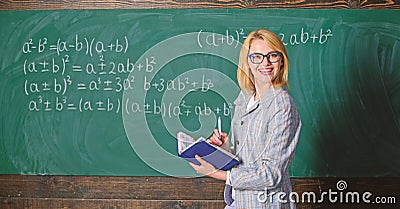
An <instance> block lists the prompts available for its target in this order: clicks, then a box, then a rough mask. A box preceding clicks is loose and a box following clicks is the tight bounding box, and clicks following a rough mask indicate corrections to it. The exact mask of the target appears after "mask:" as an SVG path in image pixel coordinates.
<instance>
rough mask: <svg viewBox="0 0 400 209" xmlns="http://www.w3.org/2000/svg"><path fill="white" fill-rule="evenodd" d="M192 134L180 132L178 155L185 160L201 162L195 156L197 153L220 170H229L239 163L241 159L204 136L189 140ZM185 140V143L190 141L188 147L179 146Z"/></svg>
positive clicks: (178, 136) (197, 163) (195, 162)
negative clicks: (209, 141) (208, 140)
mask: <svg viewBox="0 0 400 209" xmlns="http://www.w3.org/2000/svg"><path fill="white" fill-rule="evenodd" d="M189 137H190V136H188V135H186V134H185V133H182V132H180V133H178V135H177V138H178V156H179V157H182V158H184V159H185V160H187V161H189V162H192V163H194V164H196V165H200V163H199V162H198V161H197V160H196V158H195V157H194V156H195V155H196V154H197V155H199V156H200V157H201V158H202V159H203V160H205V161H207V162H209V163H210V164H212V165H213V166H214V167H215V168H218V169H220V170H224V171H226V170H229V169H230V168H232V167H233V166H235V165H237V164H239V159H238V158H237V157H236V156H235V155H233V154H232V153H230V152H228V151H226V150H224V149H222V148H220V147H218V146H215V145H212V144H210V143H208V142H207V141H206V140H205V139H204V138H202V137H200V138H199V139H198V140H196V141H195V140H194V139H193V138H191V137H190V138H191V139H192V141H191V143H190V142H188V140H187V139H188V138H189ZM182 140H185V142H184V143H186V144H187V143H190V144H189V145H188V146H187V147H183V148H182V146H179V143H180V142H182Z"/></svg>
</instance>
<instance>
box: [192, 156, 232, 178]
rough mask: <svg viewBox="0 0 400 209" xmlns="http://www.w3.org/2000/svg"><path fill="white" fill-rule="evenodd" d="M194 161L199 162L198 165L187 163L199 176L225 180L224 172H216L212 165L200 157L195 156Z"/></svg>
mask: <svg viewBox="0 0 400 209" xmlns="http://www.w3.org/2000/svg"><path fill="white" fill-rule="evenodd" d="M195 158H196V160H197V161H199V163H200V165H196V164H194V163H189V164H190V166H192V167H193V169H194V170H195V171H196V172H197V173H198V174H201V175H206V176H209V177H212V178H215V179H219V180H224V181H225V180H226V175H227V174H226V171H223V170H218V169H216V168H215V167H214V166H213V165H211V164H210V163H208V162H207V161H205V160H203V159H202V158H201V157H200V156H198V155H196V156H195Z"/></svg>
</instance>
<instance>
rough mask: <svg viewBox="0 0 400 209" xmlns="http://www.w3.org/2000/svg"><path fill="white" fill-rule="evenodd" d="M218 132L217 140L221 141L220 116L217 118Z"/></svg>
mask: <svg viewBox="0 0 400 209" xmlns="http://www.w3.org/2000/svg"><path fill="white" fill-rule="evenodd" d="M218 132H219V138H220V139H221V138H222V135H221V133H222V129H221V117H220V116H218Z"/></svg>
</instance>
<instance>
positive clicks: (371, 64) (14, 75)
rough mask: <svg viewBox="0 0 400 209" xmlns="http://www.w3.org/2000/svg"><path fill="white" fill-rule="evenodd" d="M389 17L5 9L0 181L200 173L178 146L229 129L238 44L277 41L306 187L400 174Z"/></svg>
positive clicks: (397, 62) (399, 69)
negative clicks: (183, 138) (283, 50)
mask: <svg viewBox="0 0 400 209" xmlns="http://www.w3.org/2000/svg"><path fill="white" fill-rule="evenodd" d="M399 14H400V13H399V11H390V10H384V11H380V10H374V11H370V10H295V9H290V10H283V9H279V10H272V9H252V10H245V9H218V10H217V9H207V10H198V9H179V10H95V11H92V10H75V11H73V10H71V11H1V12H0V29H1V38H0V46H1V47H0V48H1V50H0V99H1V101H0V109H1V111H2V113H1V121H0V134H1V135H0V173H3V174H51V175H128V176H148V175H150V176H151V175H155V176H159V175H161V176H163V175H171V176H187V175H189V176H190V175H194V173H193V171H192V169H191V168H190V167H189V166H188V164H187V163H186V162H185V161H183V160H181V159H179V158H178V157H176V141H175V137H174V135H175V134H176V132H177V131H180V130H184V131H186V132H189V133H191V134H192V135H194V136H196V137H197V136H205V137H208V136H209V135H210V134H211V132H212V130H213V129H214V127H215V125H216V117H217V116H221V117H222V121H223V125H222V128H223V130H224V131H226V132H229V128H230V127H229V126H230V121H231V117H232V108H233V101H234V99H235V97H236V96H237V94H238V93H239V88H238V86H237V82H236V69H237V67H236V66H237V57H238V53H239V49H240V45H241V44H240V43H241V42H242V41H243V40H244V38H245V37H246V35H247V34H248V33H249V32H250V31H252V30H253V29H257V28H266V29H269V30H271V31H274V32H275V33H277V34H278V35H279V36H280V37H281V39H282V40H283V42H284V43H285V44H286V46H287V50H288V53H289V58H290V74H289V77H290V89H289V91H290V93H291V94H292V96H293V97H294V99H295V101H296V104H297V106H298V108H299V111H300V114H301V118H302V122H303V130H302V133H301V137H300V141H299V144H298V149H297V152H296V155H295V158H294V161H293V164H292V166H291V168H290V174H291V175H292V176H297V177H315V176H374V177H375V176H400V163H399V161H398V160H397V159H400V152H399V148H400V19H399V18H398V16H399Z"/></svg>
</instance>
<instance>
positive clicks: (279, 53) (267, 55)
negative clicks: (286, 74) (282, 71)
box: [248, 51, 283, 64]
mask: <svg viewBox="0 0 400 209" xmlns="http://www.w3.org/2000/svg"><path fill="white" fill-rule="evenodd" d="M271 54H277V55H278V56H279V59H278V60H277V61H275V62H271V60H269V57H270V56H271ZM252 55H261V56H262V57H263V58H262V60H261V62H254V61H253V59H252ZM282 56H283V54H282V52H279V51H272V52H268V53H267V54H261V53H251V54H249V56H248V57H249V59H250V61H251V62H252V63H253V64H261V63H262V62H264V59H265V58H267V60H268V62H270V63H277V62H279V61H280V60H281V58H282Z"/></svg>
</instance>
